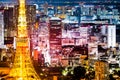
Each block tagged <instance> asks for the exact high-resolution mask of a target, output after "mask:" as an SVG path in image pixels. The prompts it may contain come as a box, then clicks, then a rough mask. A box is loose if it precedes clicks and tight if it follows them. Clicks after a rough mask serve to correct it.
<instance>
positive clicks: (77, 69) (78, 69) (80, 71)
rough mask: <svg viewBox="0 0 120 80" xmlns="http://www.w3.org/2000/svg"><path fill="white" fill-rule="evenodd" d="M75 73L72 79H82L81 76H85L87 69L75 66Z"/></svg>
mask: <svg viewBox="0 0 120 80" xmlns="http://www.w3.org/2000/svg"><path fill="white" fill-rule="evenodd" d="M73 73H74V75H73V78H72V80H80V79H81V78H84V77H85V73H86V70H85V68H84V67H81V66H77V67H75V68H74V70H73Z"/></svg>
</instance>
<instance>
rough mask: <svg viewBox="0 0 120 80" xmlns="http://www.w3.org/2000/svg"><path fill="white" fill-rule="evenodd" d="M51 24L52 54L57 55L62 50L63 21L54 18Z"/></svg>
mask: <svg viewBox="0 0 120 80" xmlns="http://www.w3.org/2000/svg"><path fill="white" fill-rule="evenodd" d="M49 22H50V23H49V40H50V53H56V52H57V51H60V50H61V36H62V25H61V19H59V18H56V17H55V18H54V17H53V18H51V19H50V21H49Z"/></svg>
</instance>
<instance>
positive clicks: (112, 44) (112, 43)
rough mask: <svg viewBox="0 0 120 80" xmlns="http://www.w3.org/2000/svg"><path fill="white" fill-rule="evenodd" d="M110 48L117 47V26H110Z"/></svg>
mask: <svg viewBox="0 0 120 80" xmlns="http://www.w3.org/2000/svg"><path fill="white" fill-rule="evenodd" d="M107 40H108V41H107V42H108V47H115V46H116V26H115V25H109V26H108V39H107Z"/></svg>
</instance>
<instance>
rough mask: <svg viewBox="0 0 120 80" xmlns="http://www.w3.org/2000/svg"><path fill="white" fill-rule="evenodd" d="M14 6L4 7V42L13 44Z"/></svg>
mask: <svg viewBox="0 0 120 80" xmlns="http://www.w3.org/2000/svg"><path fill="white" fill-rule="evenodd" d="M13 9H14V7H7V8H6V9H4V37H5V40H4V44H13V37H14V36H15V34H14V28H15V25H14V10H13Z"/></svg>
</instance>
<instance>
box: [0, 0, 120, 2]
mask: <svg viewBox="0 0 120 80" xmlns="http://www.w3.org/2000/svg"><path fill="white" fill-rule="evenodd" d="M13 1H17V0H0V2H13ZM26 1H33V2H38V1H40V2H43V1H51V2H60V1H70V2H71V1H88V2H89V1H120V0H26Z"/></svg>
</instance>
